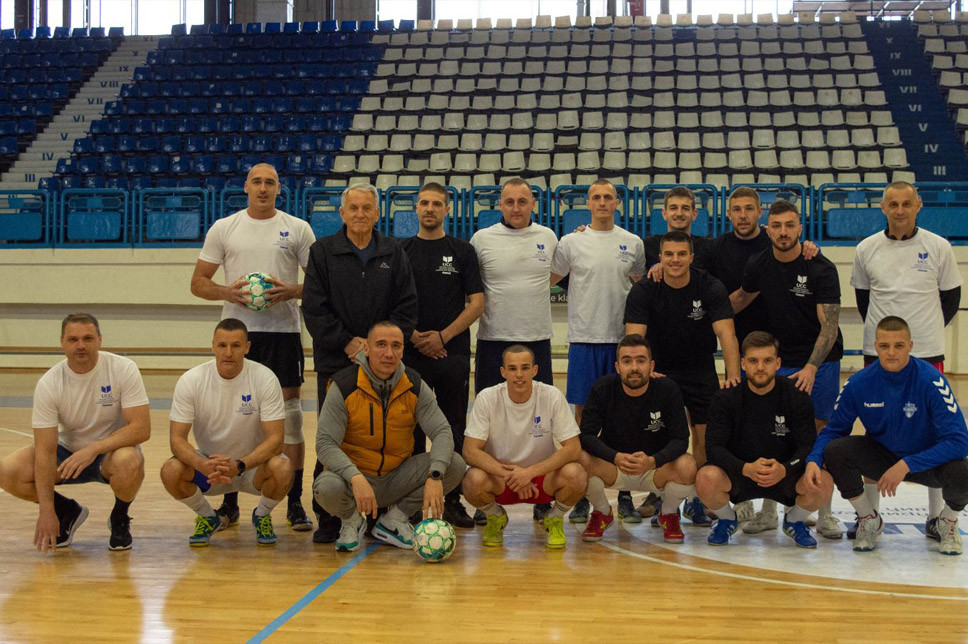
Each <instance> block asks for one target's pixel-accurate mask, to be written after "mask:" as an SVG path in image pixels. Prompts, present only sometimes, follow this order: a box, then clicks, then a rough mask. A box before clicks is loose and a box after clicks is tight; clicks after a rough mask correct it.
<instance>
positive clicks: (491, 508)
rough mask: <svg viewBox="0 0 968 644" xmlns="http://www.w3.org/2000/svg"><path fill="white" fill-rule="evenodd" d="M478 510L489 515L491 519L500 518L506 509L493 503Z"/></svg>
mask: <svg viewBox="0 0 968 644" xmlns="http://www.w3.org/2000/svg"><path fill="white" fill-rule="evenodd" d="M477 509H478V510H480V511H481V512H483V513H484V514H485V515H487V516H489V517H499V516H501V515H502V514H504V508H502V507H501V506H500V505H498V504H497V503H495V502H494V501H491V502H490V503H488V504H487V505H482V506H481V507H479V508H477Z"/></svg>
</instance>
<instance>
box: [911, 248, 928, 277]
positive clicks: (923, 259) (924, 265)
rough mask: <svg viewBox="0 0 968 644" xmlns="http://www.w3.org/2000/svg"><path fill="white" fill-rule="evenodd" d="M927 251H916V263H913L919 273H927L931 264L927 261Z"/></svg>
mask: <svg viewBox="0 0 968 644" xmlns="http://www.w3.org/2000/svg"><path fill="white" fill-rule="evenodd" d="M928 260H929V258H928V253H927V252H924V253H918V263H917V264H915V265H914V270H916V271H918V272H919V273H927V272H928V271H930V270H931V264H929V263H928Z"/></svg>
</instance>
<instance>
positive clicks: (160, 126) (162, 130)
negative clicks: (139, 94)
mask: <svg viewBox="0 0 968 644" xmlns="http://www.w3.org/2000/svg"><path fill="white" fill-rule="evenodd" d="M175 126H176V123H175V119H173V118H160V119H155V120H154V121H152V122H151V133H152V134H171V133H172V132H174V131H175Z"/></svg>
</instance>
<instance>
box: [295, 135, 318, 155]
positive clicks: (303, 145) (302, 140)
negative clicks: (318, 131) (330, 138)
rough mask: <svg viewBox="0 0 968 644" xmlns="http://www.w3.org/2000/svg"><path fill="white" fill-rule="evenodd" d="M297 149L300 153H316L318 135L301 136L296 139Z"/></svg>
mask: <svg viewBox="0 0 968 644" xmlns="http://www.w3.org/2000/svg"><path fill="white" fill-rule="evenodd" d="M295 149H296V150H298V151H299V152H315V151H316V135H315V134H300V135H299V136H298V137H296V142H295Z"/></svg>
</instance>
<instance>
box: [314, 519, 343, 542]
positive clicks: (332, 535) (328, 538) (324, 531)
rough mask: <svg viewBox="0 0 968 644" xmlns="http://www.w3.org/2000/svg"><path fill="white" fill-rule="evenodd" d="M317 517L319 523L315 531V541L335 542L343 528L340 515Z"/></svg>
mask: <svg viewBox="0 0 968 644" xmlns="http://www.w3.org/2000/svg"><path fill="white" fill-rule="evenodd" d="M316 519H317V520H318V522H319V525H317V526H316V531H315V532H313V543H333V542H334V541H336V538H337V536H338V535H339V534H340V529H341V528H340V520H339V517H334V516H325V517H319V516H318V515H317V517H316Z"/></svg>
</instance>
